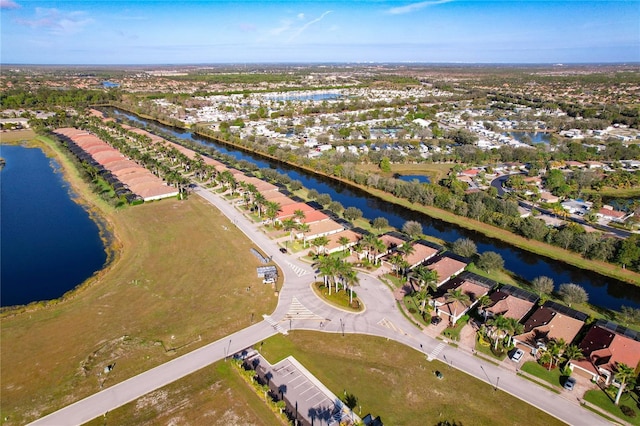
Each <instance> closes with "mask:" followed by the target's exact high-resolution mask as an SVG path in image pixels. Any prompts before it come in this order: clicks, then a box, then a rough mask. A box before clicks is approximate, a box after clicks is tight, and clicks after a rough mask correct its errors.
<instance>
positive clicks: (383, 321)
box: [378, 317, 407, 334]
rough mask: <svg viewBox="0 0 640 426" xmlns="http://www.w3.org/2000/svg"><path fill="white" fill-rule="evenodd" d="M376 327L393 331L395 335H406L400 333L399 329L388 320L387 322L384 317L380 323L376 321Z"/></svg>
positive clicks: (402, 332)
mask: <svg viewBox="0 0 640 426" xmlns="http://www.w3.org/2000/svg"><path fill="white" fill-rule="evenodd" d="M378 325H381V326H383V327H387V328H388V329H390V330H393V331H395V332H397V333H401V334H407V333H405V332H404V331H402V329H401V328H399V327H396V325H395V324H394V323H392V322H391V321H390V320H388V319H387V318H386V317H385V318H382V319H381V320H380V321H378Z"/></svg>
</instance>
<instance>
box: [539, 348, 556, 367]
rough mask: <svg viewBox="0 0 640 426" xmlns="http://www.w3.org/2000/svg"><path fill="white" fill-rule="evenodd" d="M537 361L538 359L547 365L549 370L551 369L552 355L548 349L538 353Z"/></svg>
mask: <svg viewBox="0 0 640 426" xmlns="http://www.w3.org/2000/svg"><path fill="white" fill-rule="evenodd" d="M539 361H540V364H542V365H544V364H547V365H549V370H551V362H552V361H553V357H552V355H551V354H550V353H549V351H544V352H542V354H540V360H539Z"/></svg>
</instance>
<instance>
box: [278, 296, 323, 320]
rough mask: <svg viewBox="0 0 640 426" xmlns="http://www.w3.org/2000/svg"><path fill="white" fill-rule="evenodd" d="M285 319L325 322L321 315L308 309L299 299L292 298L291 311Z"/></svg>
mask: <svg viewBox="0 0 640 426" xmlns="http://www.w3.org/2000/svg"><path fill="white" fill-rule="evenodd" d="M284 317H285V319H296V320H323V319H324V318H323V317H321V316H320V315H317V314H314V313H313V312H312V311H310V310H309V309H307V308H306V307H305V306H304V305H303V304H302V303H300V301H299V300H298V299H297V298H295V297H294V298H292V300H291V305H290V306H289V310H288V311H287V313H286V314H285V316H284Z"/></svg>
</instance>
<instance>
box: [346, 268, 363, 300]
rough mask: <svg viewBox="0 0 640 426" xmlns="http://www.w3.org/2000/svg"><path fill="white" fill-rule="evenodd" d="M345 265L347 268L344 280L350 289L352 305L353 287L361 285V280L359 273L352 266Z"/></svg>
mask: <svg viewBox="0 0 640 426" xmlns="http://www.w3.org/2000/svg"><path fill="white" fill-rule="evenodd" d="M343 264H344V265H345V267H346V268H345V272H344V273H343V274H344V275H343V279H344V282H345V284H346V285H347V288H348V289H349V305H351V304H352V303H353V287H354V286H357V285H359V284H360V278H358V272H357V271H356V270H355V269H353V267H352V266H351V264H349V263H346V262H343Z"/></svg>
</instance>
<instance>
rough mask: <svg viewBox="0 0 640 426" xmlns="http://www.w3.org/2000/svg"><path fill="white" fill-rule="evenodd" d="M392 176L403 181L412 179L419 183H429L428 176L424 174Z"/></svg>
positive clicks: (411, 180)
mask: <svg viewBox="0 0 640 426" xmlns="http://www.w3.org/2000/svg"><path fill="white" fill-rule="evenodd" d="M393 177H394V178H396V179H400V180H402V181H405V182H413V181H414V180H417V181H418V182H420V183H431V179H429V176H425V175H394V176H393Z"/></svg>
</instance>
